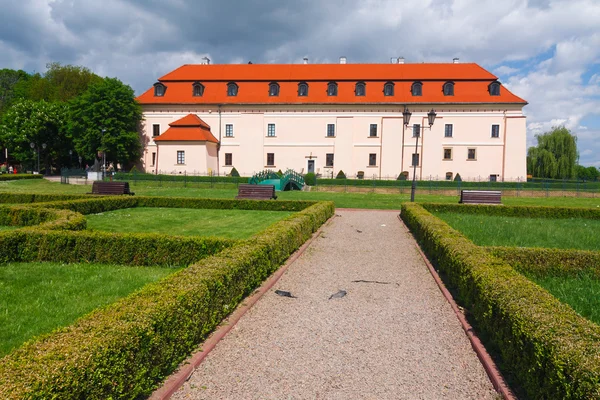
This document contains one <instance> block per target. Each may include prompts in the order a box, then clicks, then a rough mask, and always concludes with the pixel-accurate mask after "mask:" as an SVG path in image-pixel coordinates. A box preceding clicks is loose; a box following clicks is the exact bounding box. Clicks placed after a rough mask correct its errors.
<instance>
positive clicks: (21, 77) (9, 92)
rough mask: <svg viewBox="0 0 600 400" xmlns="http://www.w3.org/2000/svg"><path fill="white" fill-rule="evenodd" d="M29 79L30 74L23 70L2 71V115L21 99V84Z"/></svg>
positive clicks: (0, 78)
mask: <svg viewBox="0 0 600 400" xmlns="http://www.w3.org/2000/svg"><path fill="white" fill-rule="evenodd" d="M29 78H30V76H29V74H27V72H25V71H22V70H18V71H17V70H14V69H0V115H2V114H3V113H4V112H5V111H6V110H7V109H8V108H9V107H10V105H11V104H12V103H13V102H14V101H15V100H17V99H18V98H19V97H20V96H19V92H18V90H17V85H18V84H19V82H25V81H27V80H29Z"/></svg>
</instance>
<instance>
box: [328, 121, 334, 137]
mask: <svg viewBox="0 0 600 400" xmlns="http://www.w3.org/2000/svg"><path fill="white" fill-rule="evenodd" d="M334 136H335V124H327V137H334Z"/></svg>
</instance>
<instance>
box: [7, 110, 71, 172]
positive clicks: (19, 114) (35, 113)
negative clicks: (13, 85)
mask: <svg viewBox="0 0 600 400" xmlns="http://www.w3.org/2000/svg"><path fill="white" fill-rule="evenodd" d="M66 118H67V106H66V104H64V103H48V102H46V101H39V102H36V101H31V100H19V101H17V102H15V103H14V104H13V105H12V106H11V107H10V108H9V109H8V110H7V111H6V112H5V113H4V115H3V116H2V126H1V129H0V141H1V142H2V143H4V144H5V145H6V147H7V148H8V151H9V153H10V154H11V155H12V156H13V157H14V158H15V159H16V160H17V161H18V162H20V163H23V164H25V165H28V166H33V165H34V164H35V162H36V161H37V151H39V152H40V157H41V160H42V161H41V162H40V164H41V165H40V167H43V166H44V165H45V166H46V170H47V171H49V167H50V166H51V165H52V164H53V163H55V164H56V165H57V167H60V161H61V160H63V159H64V158H66V155H67V154H68V150H69V140H68V138H67V136H66ZM31 143H33V145H34V148H33V149H32V148H31ZM44 145H45V146H44Z"/></svg>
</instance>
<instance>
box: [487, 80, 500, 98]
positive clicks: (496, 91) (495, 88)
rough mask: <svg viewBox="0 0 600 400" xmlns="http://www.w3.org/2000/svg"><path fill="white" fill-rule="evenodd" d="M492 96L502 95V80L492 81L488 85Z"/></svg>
mask: <svg viewBox="0 0 600 400" xmlns="http://www.w3.org/2000/svg"><path fill="white" fill-rule="evenodd" d="M488 90H489V91H490V96H500V82H492V83H490V85H489V86H488Z"/></svg>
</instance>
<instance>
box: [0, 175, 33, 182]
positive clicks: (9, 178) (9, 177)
mask: <svg viewBox="0 0 600 400" xmlns="http://www.w3.org/2000/svg"><path fill="white" fill-rule="evenodd" d="M21 179H44V175H39V174H36V175H33V174H2V175H0V181H18V180H21Z"/></svg>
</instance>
